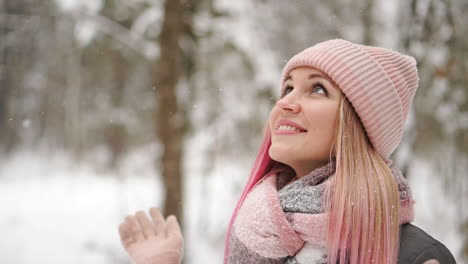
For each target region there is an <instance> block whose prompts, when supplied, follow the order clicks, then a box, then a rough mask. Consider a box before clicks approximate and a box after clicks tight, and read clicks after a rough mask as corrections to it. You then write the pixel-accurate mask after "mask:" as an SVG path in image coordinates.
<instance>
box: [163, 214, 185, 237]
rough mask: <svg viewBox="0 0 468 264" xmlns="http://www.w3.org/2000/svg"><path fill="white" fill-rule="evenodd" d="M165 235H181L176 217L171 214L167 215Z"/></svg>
mask: <svg viewBox="0 0 468 264" xmlns="http://www.w3.org/2000/svg"><path fill="white" fill-rule="evenodd" d="M166 236H167V237H177V238H179V237H180V238H181V237H182V231H181V230H180V225H179V223H178V222H177V218H176V217H175V216H173V215H170V216H168V217H167V221H166Z"/></svg>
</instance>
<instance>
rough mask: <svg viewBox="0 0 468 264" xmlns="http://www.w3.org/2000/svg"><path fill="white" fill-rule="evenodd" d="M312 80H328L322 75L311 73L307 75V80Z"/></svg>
mask: <svg viewBox="0 0 468 264" xmlns="http://www.w3.org/2000/svg"><path fill="white" fill-rule="evenodd" d="M312 78H323V79H326V80H327V81H328V78H327V77H325V76H323V75H322V74H320V73H312V74H310V75H309V79H312Z"/></svg>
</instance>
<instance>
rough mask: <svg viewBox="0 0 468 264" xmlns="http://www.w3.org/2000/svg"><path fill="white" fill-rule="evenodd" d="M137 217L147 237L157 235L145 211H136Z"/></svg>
mask: <svg viewBox="0 0 468 264" xmlns="http://www.w3.org/2000/svg"><path fill="white" fill-rule="evenodd" d="M136 218H137V220H138V223H139V224H140V229H141V231H143V235H144V236H145V238H148V237H150V236H155V235H156V233H155V231H154V227H153V224H152V223H151V221H150V220H149V219H148V217H147V216H146V214H145V212H144V211H138V212H137V213H136Z"/></svg>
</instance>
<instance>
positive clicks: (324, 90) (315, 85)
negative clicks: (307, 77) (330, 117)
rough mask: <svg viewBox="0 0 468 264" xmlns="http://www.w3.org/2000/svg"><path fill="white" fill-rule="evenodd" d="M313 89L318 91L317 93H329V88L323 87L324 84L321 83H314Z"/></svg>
mask: <svg viewBox="0 0 468 264" xmlns="http://www.w3.org/2000/svg"><path fill="white" fill-rule="evenodd" d="M312 91H313V92H317V93H321V94H324V95H327V94H328V92H327V89H325V88H324V87H323V85H321V84H314V86H313V88H312Z"/></svg>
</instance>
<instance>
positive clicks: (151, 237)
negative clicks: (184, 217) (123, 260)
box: [119, 208, 184, 264]
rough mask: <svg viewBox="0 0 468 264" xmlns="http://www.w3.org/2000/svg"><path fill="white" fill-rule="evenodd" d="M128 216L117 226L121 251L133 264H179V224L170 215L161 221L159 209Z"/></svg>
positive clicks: (181, 239)
mask: <svg viewBox="0 0 468 264" xmlns="http://www.w3.org/2000/svg"><path fill="white" fill-rule="evenodd" d="M149 212H150V215H151V220H150V219H149V218H148V217H147V215H146V214H145V212H143V211H138V212H137V213H136V214H135V215H129V216H127V217H126V218H125V221H124V222H122V223H121V224H120V225H119V235H120V240H121V242H122V245H123V247H124V248H125V250H126V251H127V253H128V254H129V256H130V257H131V258H132V260H133V261H134V262H135V263H136V264H179V263H180V261H181V260H182V257H183V244H184V242H183V237H182V232H181V231H180V226H179V223H178V222H177V219H176V218H175V216H173V215H171V216H169V217H167V219H166V220H164V217H163V216H162V215H161V212H160V211H159V209H156V208H151V209H150V210H149Z"/></svg>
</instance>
